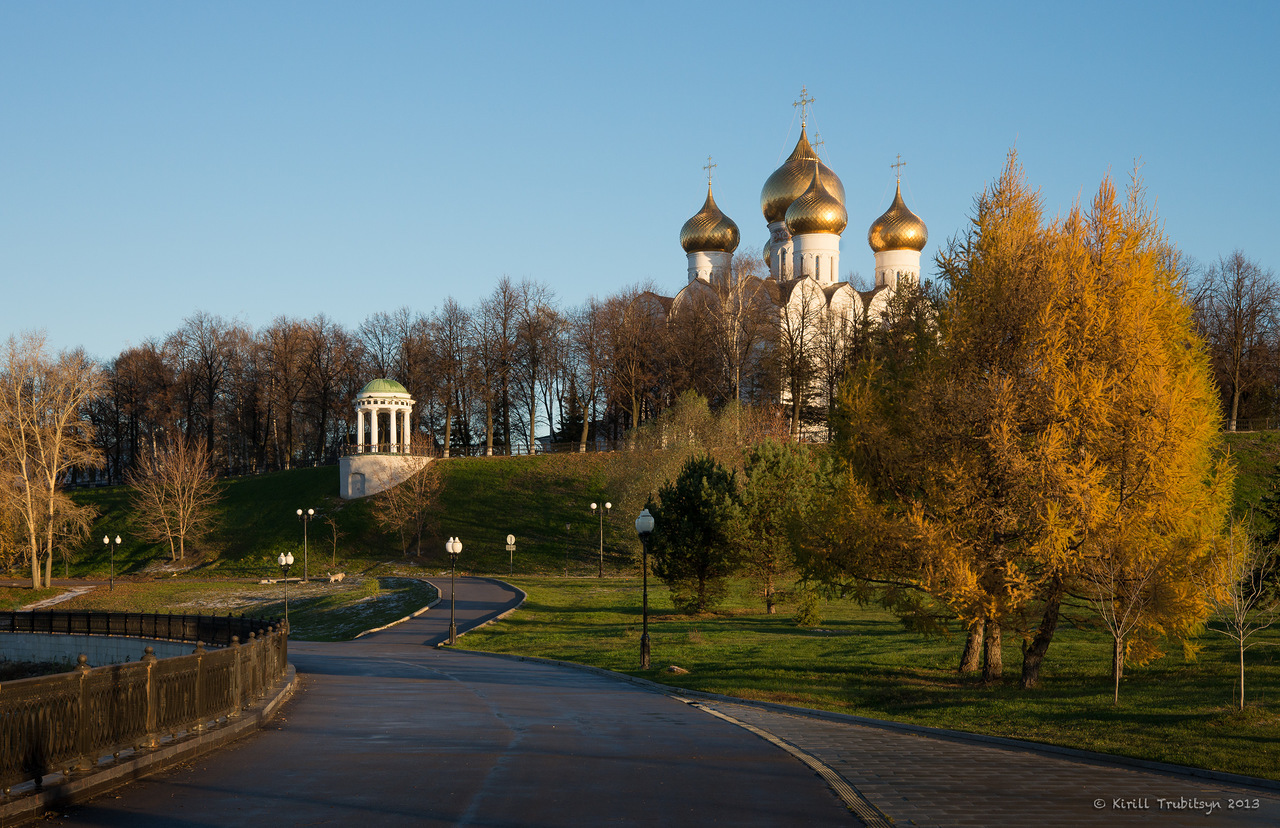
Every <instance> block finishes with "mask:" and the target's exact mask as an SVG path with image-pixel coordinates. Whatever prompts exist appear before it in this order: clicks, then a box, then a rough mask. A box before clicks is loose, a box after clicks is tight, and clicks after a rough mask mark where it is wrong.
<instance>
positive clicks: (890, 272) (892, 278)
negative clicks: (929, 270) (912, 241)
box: [876, 250, 920, 288]
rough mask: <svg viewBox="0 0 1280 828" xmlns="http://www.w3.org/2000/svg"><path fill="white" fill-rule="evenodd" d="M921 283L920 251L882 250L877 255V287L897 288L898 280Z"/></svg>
mask: <svg viewBox="0 0 1280 828" xmlns="http://www.w3.org/2000/svg"><path fill="white" fill-rule="evenodd" d="M907 276H910V278H912V279H914V280H915V281H916V282H917V283H918V282H919V281H920V251H918V250H881V251H880V252H879V253H877V254H876V287H888V288H897V286H898V279H899V278H905V277H907Z"/></svg>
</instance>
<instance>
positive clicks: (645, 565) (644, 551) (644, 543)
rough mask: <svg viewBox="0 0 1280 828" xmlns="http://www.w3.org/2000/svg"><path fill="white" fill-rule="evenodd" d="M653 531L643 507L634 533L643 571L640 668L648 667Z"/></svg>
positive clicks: (650, 521) (645, 668) (647, 511)
mask: <svg viewBox="0 0 1280 828" xmlns="http://www.w3.org/2000/svg"><path fill="white" fill-rule="evenodd" d="M652 532H653V515H651V514H649V510H648V509H645V510H644V511H643V512H641V513H640V517H638V518H636V534H638V535H639V536H640V548H641V563H640V568H641V570H642V571H643V573H644V598H643V603H642V604H641V610H640V611H641V618H642V619H643V621H642V623H643V625H644V626H643V627H642V630H641V633H640V669H642V670H648V669H649V535H650V534H651V533H652Z"/></svg>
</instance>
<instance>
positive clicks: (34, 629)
mask: <svg viewBox="0 0 1280 828" xmlns="http://www.w3.org/2000/svg"><path fill="white" fill-rule="evenodd" d="M268 623H271V622H267V621H263V620H261V619H257V618H237V617H235V616H232V615H228V616H225V617H223V616H213V615H161V614H159V613H146V612H39V611H36V612H0V633H6V632H14V633H57V634H63V635H117V636H129V637H132V638H157V639H164V640H167V641H186V642H188V643H190V644H195V643H196V642H197V641H199V642H202V643H204V644H206V645H208V646H211V647H226V646H228V645H230V644H231V638H232V636H239V638H240V640H241V641H244V640H246V639H247V638H248V637H249V633H251V632H255V631H257V630H261V629H263V628H264V627H265V626H266V625H267V624H268Z"/></svg>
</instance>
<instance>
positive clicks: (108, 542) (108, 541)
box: [102, 535, 121, 592]
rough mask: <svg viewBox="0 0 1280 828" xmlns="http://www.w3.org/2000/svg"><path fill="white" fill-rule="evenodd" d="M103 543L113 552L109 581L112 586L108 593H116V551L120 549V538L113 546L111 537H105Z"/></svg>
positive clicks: (117, 537)
mask: <svg viewBox="0 0 1280 828" xmlns="http://www.w3.org/2000/svg"><path fill="white" fill-rule="evenodd" d="M102 542H103V543H104V544H106V545H107V547H108V548H109V549H110V550H111V580H110V581H109V583H110V584H111V586H110V587H108V591H110V592H114V591H115V588H116V550H117V549H119V548H120V543H121V541H120V536H119V535H116V542H115V543H114V544H113V543H111V536H110V535H103V536H102Z"/></svg>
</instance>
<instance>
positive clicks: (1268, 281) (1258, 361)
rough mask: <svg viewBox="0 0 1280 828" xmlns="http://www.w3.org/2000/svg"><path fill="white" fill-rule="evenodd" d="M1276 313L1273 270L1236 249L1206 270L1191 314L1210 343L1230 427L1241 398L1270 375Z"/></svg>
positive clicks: (1278, 292) (1279, 289) (1279, 291)
mask: <svg viewBox="0 0 1280 828" xmlns="http://www.w3.org/2000/svg"><path fill="white" fill-rule="evenodd" d="M1278 313H1280V286H1278V285H1277V283H1276V277H1275V274H1274V273H1273V272H1271V271H1270V270H1263V269H1262V268H1261V267H1259V266H1258V264H1257V263H1255V262H1253V261H1250V260H1249V259H1247V258H1245V255H1244V254H1243V253H1241V252H1240V251H1239V250H1237V251H1235V252H1233V253H1232V254H1231V255H1230V256H1226V257H1223V258H1220V259H1219V260H1218V262H1217V263H1216V264H1214V265H1212V266H1211V267H1210V268H1209V269H1208V270H1207V271H1206V272H1205V275H1204V279H1203V280H1202V281H1201V283H1200V286H1199V290H1198V291H1197V293H1196V297H1195V316H1196V321H1197V323H1198V325H1199V327H1200V331H1201V333H1202V334H1203V336H1204V338H1205V340H1206V341H1207V342H1208V343H1209V353H1210V355H1211V357H1212V360H1213V367H1214V373H1215V374H1216V375H1217V376H1216V378H1217V380H1218V387H1219V388H1221V389H1222V394H1223V396H1224V400H1223V403H1224V406H1223V407H1224V408H1225V409H1226V414H1227V427H1228V428H1229V429H1230V430H1231V431H1235V430H1236V418H1237V417H1238V416H1239V413H1240V401H1241V398H1242V397H1245V396H1247V395H1248V394H1249V393H1250V392H1251V391H1253V390H1255V389H1257V388H1259V387H1260V386H1261V385H1262V384H1264V383H1265V382H1267V381H1268V380H1272V379H1274V373H1275V371H1274V359H1272V355H1273V353H1274V350H1275V348H1276V336H1277V333H1278V332H1280V325H1278V324H1277V315H1278Z"/></svg>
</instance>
